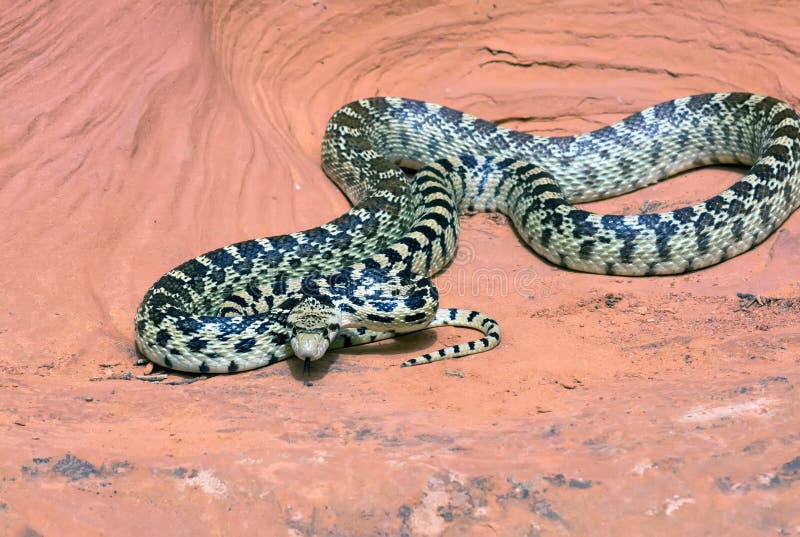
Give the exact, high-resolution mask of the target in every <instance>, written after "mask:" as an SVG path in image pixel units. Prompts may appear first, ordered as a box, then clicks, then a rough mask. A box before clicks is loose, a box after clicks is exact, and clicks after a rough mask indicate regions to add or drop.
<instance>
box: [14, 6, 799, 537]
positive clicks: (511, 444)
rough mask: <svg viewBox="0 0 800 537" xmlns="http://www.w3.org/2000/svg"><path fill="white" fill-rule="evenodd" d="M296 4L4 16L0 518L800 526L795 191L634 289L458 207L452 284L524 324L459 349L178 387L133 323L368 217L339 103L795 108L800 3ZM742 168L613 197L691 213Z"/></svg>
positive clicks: (516, 531)
mask: <svg viewBox="0 0 800 537" xmlns="http://www.w3.org/2000/svg"><path fill="white" fill-rule="evenodd" d="M274 4H277V2H252V1H245V2H238V1H237V2H233V1H232V2H222V1H221V2H211V1H209V2H191V3H189V2H172V1H162V2H157V1H135V0H121V1H118V2H105V1H99V0H94V1H91V0H87V1H83V2H44V1H18V2H12V3H11V5H7V6H4V9H3V16H2V18H0V95H2V106H0V207H1V208H2V210H0V297H2V301H1V302H0V318H1V319H2V322H0V534H2V535H9V536H14V537H17V536H25V537H33V536H39V535H41V536H53V535H58V536H95V535H97V536H99V535H170V536H180V535H187V536H197V535H289V536H316V535H319V536H340V535H342V536H343V535H348V536H361V535H364V536H367V535H370V536H372V535H408V536H434V535H447V536H454V535H487V536H488V535H503V536H517V535H520V536H523V535H525V536H535V535H733V536H738V535H742V536H745V535H746V536H752V535H800V508H798V505H800V413H799V412H798V408H799V406H798V404H799V403H800V402H799V401H798V392H797V391H796V390H795V383H797V382H800V332H798V329H797V323H798V320H800V301H798V297H800V285H798V275H800V269H798V266H800V214H795V215H794V216H792V217H791V218H790V219H789V221H788V222H787V223H786V224H785V225H784V226H783V227H782V229H781V230H780V231H779V232H777V233H775V234H774V235H773V236H771V237H770V238H769V239H768V240H767V241H766V242H765V243H763V244H762V245H761V246H759V247H757V248H756V249H755V250H753V251H751V252H749V253H747V254H745V255H742V256H739V257H737V258H735V259H733V260H730V261H728V262H725V263H723V264H722V265H719V266H716V267H713V268H710V269H708V270H703V271H701V272H697V273H692V274H688V275H683V276H676V277H665V278H644V279H631V278H621V277H606V276H595V275H585V274H577V273H572V272H569V271H566V270H563V269H560V268H558V267H554V266H551V265H549V264H548V263H546V262H544V261H543V260H542V259H540V258H538V257H537V256H536V255H534V254H533V253H532V252H531V251H530V250H529V249H527V248H526V247H525V246H524V245H522V244H521V242H520V241H519V239H518V238H517V236H516V235H515V233H514V231H513V230H512V229H511V228H510V226H509V225H508V223H507V221H506V219H505V218H504V217H500V216H498V215H477V216H473V217H466V218H464V219H463V223H462V229H463V231H462V237H461V249H460V251H459V255H458V258H457V260H456V262H455V263H454V264H453V265H452V266H451V267H450V268H449V269H448V270H447V272H445V273H444V274H442V275H441V276H439V277H438V278H437V281H438V283H439V286H440V289H441V291H442V303H443V304H444V305H446V306H459V307H470V308H475V309H479V310H482V311H485V312H487V313H489V314H491V315H492V316H493V317H495V318H496V319H497V320H498V321H499V322H500V323H501V326H502V328H503V341H502V343H501V345H500V347H499V348H498V349H496V350H494V351H493V352H491V353H488V354H483V355H478V356H473V357H468V358H465V359H462V360H452V361H444V362H439V363H435V364H430V365H427V366H423V367H416V368H410V369H400V368H399V367H397V365H398V364H399V363H400V362H401V361H403V360H404V359H405V358H409V357H411V356H414V355H417V354H421V353H423V352H427V351H428V350H432V349H435V348H438V347H439V346H441V345H442V344H451V343H455V342H459V341H463V340H465V339H466V338H468V337H471V336H472V335H473V334H471V333H467V332H465V331H460V330H455V329H448V330H444V329H441V330H436V331H428V332H425V333H422V334H419V335H415V336H409V337H405V338H401V339H398V340H396V341H391V342H388V343H386V344H380V345H373V346H368V347H364V348H358V349H353V350H348V351H345V352H340V353H337V354H333V355H331V356H330V357H329V358H326V359H324V360H323V361H322V362H320V363H318V364H317V365H318V367H316V368H315V372H314V375H313V379H312V380H313V386H310V387H309V386H305V385H304V384H303V382H302V376H301V367H300V366H299V364H297V363H294V362H291V363H290V362H283V363H279V364H276V365H274V366H271V367H268V368H264V369H261V370H257V371H253V372H249V373H243V374H237V375H230V376H216V377H213V378H209V379H206V380H199V381H196V382H191V383H186V381H193V380H196V379H197V377H194V376H192V375H176V374H170V375H169V377H168V378H167V379H166V381H165V382H162V383H160V384H157V383H151V382H146V381H141V380H137V378H136V377H137V376H141V375H145V374H146V373H147V370H146V369H145V368H144V367H142V366H135V365H134V363H135V361H136V358H137V355H136V352H135V349H134V346H133V314H134V311H135V308H136V306H137V305H138V303H139V301H140V300H141V297H142V295H143V294H144V292H145V291H146V290H147V288H148V287H149V286H150V285H151V284H152V283H153V282H154V281H155V280H156V279H157V278H158V277H159V276H160V275H161V274H163V273H164V272H166V271H167V270H169V269H170V268H172V267H173V266H175V265H177V264H178V263H180V262H182V261H184V260H186V259H188V258H190V257H194V256H196V255H198V254H200V253H202V252H204V251H207V250H210V249H213V248H216V247H218V246H221V245H224V244H228V243H231V242H235V241H239V240H244V239H247V238H252V237H257V236H266V235H276V234H280V233H285V232H290V231H295V230H299V229H303V228H308V227H313V226H316V225H319V224H321V223H323V222H326V221H328V220H330V219H332V218H334V217H335V216H337V215H339V214H341V213H342V212H344V211H345V210H347V208H348V204H347V202H346V200H345V199H344V197H343V196H342V195H341V194H340V193H339V191H338V190H337V189H336V187H335V186H333V185H332V184H331V183H330V182H329V181H328V179H327V178H326V177H325V176H324V174H323V173H322V172H321V170H320V168H319V146H320V140H321V137H322V133H323V129H324V126H325V123H326V121H327V119H328V117H329V116H330V115H331V114H332V113H333V112H334V111H335V110H336V109H337V108H338V107H340V106H341V105H343V104H345V103H347V102H349V101H351V100H353V99H356V98H359V97H365V96H372V95H397V96H405V97H412V98H418V99H425V100H430V101H434V102H438V103H441V104H446V105H450V106H452V107H454V108H458V109H460V110H464V111H467V112H469V113H472V114H474V115H478V116H480V117H483V118H485V119H489V120H493V121H496V122H499V123H502V124H504V125H506V126H508V127H511V128H515V129H519V130H522V131H526V132H535V133H539V134H546V135H547V134H552V135H556V134H569V133H577V132H584V131H588V130H592V129H595V128H598V127H601V126H604V125H607V124H609V123H611V122H613V121H616V120H619V119H621V118H623V117H625V116H626V115H628V114H631V113H633V112H636V111H639V110H641V109H643V108H645V107H647V106H649V105H652V104H655V103H658V102H661V101H664V100H667V99H671V98H675V97H680V96H685V95H690V94H694V93H701V92H707V91H729V90H736V91H752V92H758V93H766V94H770V95H773V96H775V97H778V98H780V99H783V100H786V101H787V102H789V103H791V104H792V105H793V106H795V107H797V106H798V105H800V68H798V65H799V62H800V58H799V57H800V12H798V10H797V8H796V6H795V5H793V4H792V3H791V2H784V3H765V4H764V5H761V6H760V7H758V8H757V9H755V8H753V6H752V5H751V4H748V3H743V2H734V3H727V2H724V3H696V4H693V5H692V7H688V6H689V5H690V4H689V3H677V2H675V5H669V3H668V2H661V3H652V4H646V3H641V2H629V1H622V2H617V3H610V4H609V3H600V2H558V3H556V2H523V1H519V2H505V1H500V0H498V1H496V2H491V1H489V2H486V1H475V0H470V1H464V2H450V3H441V4H438V3H434V2H419V1H417V2H395V1H387V2H383V3H380V2H371V3H367V2H357V1H342V2H331V1H326V0H320V1H310V0H307V1H293V2H285V3H283V4H281V5H279V6H275V7H270V6H272V5H274ZM682 6H683V7H682ZM739 175H741V170H736V169H733V170H731V169H724V168H717V169H709V170H703V171H700V172H694V173H690V174H688V175H686V176H684V177H681V178H677V179H674V180H671V181H667V182H664V183H661V184H659V185H657V186H655V187H653V188H650V189H647V190H645V191H642V192H638V193H635V194H631V195H628V196H625V197H623V198H620V199H617V200H611V201H606V202H602V203H596V204H592V205H590V207H591V208H593V209H596V210H600V211H603V212H608V211H622V212H627V213H632V214H633V213H636V212H638V211H639V210H640V209H641V208H642V207H647V208H650V209H653V208H655V209H657V210H663V209H670V208H676V207H679V206H682V205H685V204H687V203H690V202H694V201H698V200H702V199H705V198H707V197H710V196H711V195H713V194H715V193H716V192H718V191H720V190H722V189H723V188H725V186H726V185H728V184H730V183H731V182H733V181H734V180H735V179H736V178H737V177H738V176H739ZM737 293H750V294H752V295H756V296H759V297H767V299H762V300H754V299H748V298H745V299H740V298H738V297H737ZM154 373H156V374H158V373H164V372H163V371H160V370H156V371H155V372H154ZM182 382H183V383H182ZM170 383H172V384H170Z"/></svg>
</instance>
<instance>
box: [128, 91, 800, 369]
mask: <svg viewBox="0 0 800 537" xmlns="http://www.w3.org/2000/svg"><path fill="white" fill-rule="evenodd" d="M719 163H725V164H739V165H744V166H748V167H749V169H748V170H747V173H746V174H745V175H744V176H743V177H742V178H741V179H740V180H739V181H737V182H736V183H735V184H733V185H732V186H731V187H730V188H728V189H727V190H725V191H723V192H721V193H720V194H718V195H716V196H714V197H712V198H710V199H708V200H706V201H704V202H702V203H698V204H696V205H694V206H691V207H684V208H681V209H677V210H674V211H670V212H663V213H655V214H639V215H624V216H623V215H600V214H594V213H590V212H587V211H584V210H581V209H579V208H576V207H575V206H574V204H575V203H581V202H587V201H591V200H596V199H601V198H607V197H611V196H616V195H619V194H623V193H626V192H630V191H632V190H635V189H638V188H641V187H644V186H646V185H650V184H653V183H655V182H657V181H659V180H661V179H663V178H666V177H669V176H672V175H675V174H677V173H680V172H682V171H684V170H687V169H691V168H695V167H699V166H705V165H710V164H719ZM322 166H323V170H324V171H325V173H326V174H327V175H328V176H329V177H330V178H331V179H332V180H333V181H334V182H335V183H336V184H337V185H338V186H339V188H340V189H341V190H342V191H343V192H344V193H345V194H346V195H347V197H348V198H349V199H350V201H351V202H352V203H353V204H354V205H353V208H352V209H351V210H350V211H348V212H347V213H345V214H343V215H342V216H340V217H338V218H336V219H335V220H333V221H331V222H329V223H327V224H324V225H322V226H319V227H317V228H313V229H309V230H306V231H301V232H297V233H292V234H289V235H281V236H275V237H267V238H261V239H255V240H248V241H244V242H240V243H237V244H233V245H230V246H225V247H224V248H220V249H217V250H214V251H211V252H208V253H206V254H203V255H201V256H199V257H196V258H194V259H191V260H189V261H187V262H185V263H183V264H182V265H180V266H178V267H176V268H174V269H173V270H171V271H170V272H168V273H167V274H165V275H164V276H162V277H161V278H160V279H159V280H158V281H157V282H156V283H155V284H154V285H153V286H152V287H151V288H150V289H149V290H148V291H147V293H146V294H145V296H144V299H143V300H142V303H141V305H140V306H139V308H138V311H137V313H136V321H135V325H136V326H135V330H136V342H137V346H138V348H139V349H140V351H141V352H142V353H143V354H144V355H145V356H146V357H147V358H148V359H150V360H152V361H153V362H156V363H158V364H161V365H163V366H166V367H168V368H173V369H177V370H183V371H199V372H204V373H205V372H213V373H224V372H236V371H243V370H248V369H253V368H257V367H261V366H264V365H267V364H271V363H274V362H276V361H279V360H283V359H285V358H287V357H289V356H292V355H296V356H297V357H298V358H301V359H304V360H305V365H306V367H308V366H309V363H310V361H311V360H315V359H317V358H319V357H321V356H322V355H323V354H324V353H325V352H326V351H327V350H328V349H332V348H339V347H344V346H349V345H356V344H361V343H366V342H369V341H375V340H379V339H384V338H388V337H393V336H395V335H397V334H400V333H404V332H409V331H414V330H420V329H424V328H429V327H433V326H442V325H448V324H450V325H457V326H466V327H470V328H474V329H477V330H480V331H481V332H482V333H483V337H481V338H480V339H477V340H474V341H470V342H468V343H466V344H460V345H454V346H451V347H447V348H446V349H442V350H439V351H438V352H434V353H430V354H426V355H423V356H421V357H418V358H414V359H411V360H407V361H406V362H404V363H403V364H402V365H414V364H417V363H426V362H431V361H434V360H438V359H441V358H445V357H453V356H462V355H466V354H472V353H475V352H481V351H483V350H487V349H490V348H492V347H493V346H495V345H496V344H497V343H498V341H499V338H500V331H499V328H498V326H497V323H496V322H495V321H493V320H492V319H491V318H489V317H487V316H485V315H483V314H481V313H479V312H475V311H470V310H461V309H440V308H439V307H438V306H439V305H438V293H437V291H436V287H435V286H434V285H433V283H432V282H431V280H430V279H429V277H430V276H432V275H434V274H436V273H437V272H439V271H440V270H442V268H444V267H445V266H446V265H447V263H448V262H449V261H450V260H451V259H452V258H453V256H454V253H455V250H456V247H457V238H458V230H459V222H458V215H459V214H460V213H463V212H467V211H469V212H472V211H498V212H501V213H504V214H506V215H508V216H509V217H510V219H511V220H512V222H513V224H514V226H515V227H516V229H517V230H518V232H519V234H520V236H521V237H522V238H523V239H524V240H525V242H526V243H527V244H528V245H529V246H530V247H531V248H532V249H533V250H534V251H535V252H536V253H537V254H539V255H541V256H542V257H544V258H546V259H547V260H549V261H551V262H553V263H556V264H558V265H561V266H563V267H566V268H569V269H573V270H578V271H585V272H593V273H599V274H615V275H627V276H645V275H663V274H677V273H681V272H685V271H690V270H696V269H700V268H703V267H707V266H709V265H713V264H715V263H718V262H720V261H723V260H725V259H728V258H731V257H733V256H735V255H738V254H740V253H742V252H744V251H746V250H748V249H749V248H751V247H752V246H754V245H756V244H758V243H760V242H761V241H763V240H764V239H765V238H766V237H767V236H768V235H769V234H770V233H772V232H773V231H774V230H775V229H777V228H778V227H779V226H780V225H781V224H782V223H783V222H784V221H785V220H786V218H788V216H789V215H790V214H791V213H792V212H793V211H794V210H795V209H796V208H797V206H798V204H800V189H799V187H800V184H798V183H800V120H799V119H798V115H797V113H796V112H795V110H794V109H793V108H792V107H791V106H789V105H788V104H785V103H783V102H781V101H779V100H776V99H774V98H771V97H765V96H761V95H754V94H747V93H715V94H704V95H695V96H691V97H686V98H681V99H676V100H673V101H669V102H665V103H661V104H658V105H656V106H653V107H651V108H648V109H646V110H643V111H641V112H638V113H635V114H633V115H631V116H630V117H627V118H626V119H623V120H622V121H619V122H618V123H615V124H613V125H610V126H608V127H605V128H602V129H599V130H596V131H593V132H590V133H587V134H581V135H577V136H565V137H542V136H533V135H529V134H524V133H520V132H516V131H513V130H509V129H505V128H503V127H500V126H497V125H494V124H492V123H489V122H487V121H484V120H481V119H477V118H475V117H472V116H469V115H467V114H464V113H462V112H459V111H457V110H453V109H450V108H446V107H443V106H439V105H436V104H431V103H426V102H421V101H414V100H408V99H399V98H370V99H363V100H359V101H356V102H353V103H351V104H349V105H347V106H344V107H343V108H341V109H340V110H338V111H337V112H336V113H335V114H334V115H333V117H332V118H331V119H330V122H329V123H328V126H327V128H326V132H325V136H324V139H323V144H322ZM409 170H412V171H414V172H415V173H413V174H411V173H409Z"/></svg>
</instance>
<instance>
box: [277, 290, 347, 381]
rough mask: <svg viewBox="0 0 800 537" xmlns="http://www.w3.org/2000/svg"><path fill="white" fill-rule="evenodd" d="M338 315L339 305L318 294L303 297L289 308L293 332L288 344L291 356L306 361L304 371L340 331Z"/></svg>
mask: <svg viewBox="0 0 800 537" xmlns="http://www.w3.org/2000/svg"><path fill="white" fill-rule="evenodd" d="M341 318H342V315H341V313H340V312H339V308H337V307H336V306H335V305H334V304H333V302H332V301H330V300H329V299H327V298H325V297H323V296H320V295H316V296H306V297H304V298H303V299H302V300H301V301H300V302H299V303H298V304H297V305H296V306H294V307H293V308H292V309H291V311H290V312H289V316H288V318H287V321H288V322H289V326H290V327H291V331H292V333H291V337H290V339H289V343H290V344H291V346H292V351H293V352H294V355H295V356H297V357H298V358H300V359H301V360H303V361H304V362H305V366H304V370H305V369H308V368H310V366H311V362H312V361H314V360H319V359H320V358H322V357H323V356H324V355H325V352H326V351H327V350H328V346H329V345H330V344H331V342H332V341H333V340H334V339H335V338H336V335H337V334H338V333H339V328H340V326H341Z"/></svg>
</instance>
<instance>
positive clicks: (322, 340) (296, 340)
mask: <svg viewBox="0 0 800 537" xmlns="http://www.w3.org/2000/svg"><path fill="white" fill-rule="evenodd" d="M290 344H291V345H292V351H293V352H294V355H295V356H297V357H298V358H300V359H301V360H311V361H313V360H319V359H320V358H322V357H323V356H324V355H325V352H326V351H327V350H328V345H329V344H330V340H329V339H328V338H327V336H326V334H324V333H323V332H321V331H313V332H312V331H309V332H297V333H295V334H294V336H292V338H291V340H290Z"/></svg>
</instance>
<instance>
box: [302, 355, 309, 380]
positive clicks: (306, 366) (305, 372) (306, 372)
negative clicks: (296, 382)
mask: <svg viewBox="0 0 800 537" xmlns="http://www.w3.org/2000/svg"><path fill="white" fill-rule="evenodd" d="M310 373H311V358H306V359H305V360H304V361H303V376H304V377H307V376H308V375H309V374H310Z"/></svg>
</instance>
